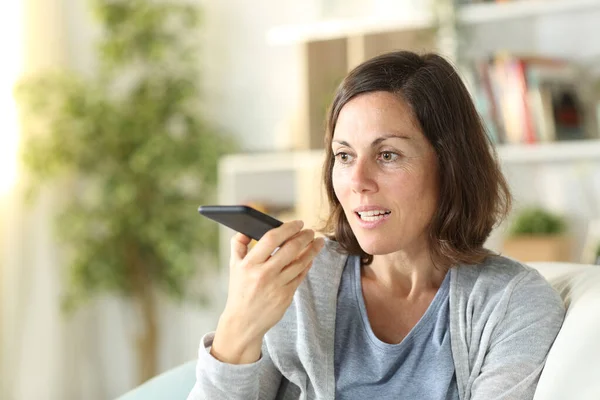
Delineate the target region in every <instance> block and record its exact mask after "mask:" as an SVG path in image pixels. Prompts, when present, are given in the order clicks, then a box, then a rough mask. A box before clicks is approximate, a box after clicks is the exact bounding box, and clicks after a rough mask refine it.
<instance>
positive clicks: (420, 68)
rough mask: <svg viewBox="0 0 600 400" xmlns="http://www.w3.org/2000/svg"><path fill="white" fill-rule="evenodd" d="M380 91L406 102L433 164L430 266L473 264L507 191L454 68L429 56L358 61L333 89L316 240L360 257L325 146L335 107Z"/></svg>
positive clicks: (503, 211)
mask: <svg viewBox="0 0 600 400" xmlns="http://www.w3.org/2000/svg"><path fill="white" fill-rule="evenodd" d="M377 91H385V92H390V93H393V94H395V95H396V96H398V97H399V98H401V99H402V100H404V101H406V102H407V103H408V105H409V106H410V107H411V109H412V110H413V113H414V117H415V120H416V121H418V123H419V124H420V127H421V131H422V132H423V134H424V135H425V137H426V138H427V140H428V141H429V143H430V144H431V145H432V146H433V148H434V150H435V153H436V157H437V160H438V165H439V169H438V173H439V184H440V187H439V198H438V208H437V212H436V213H435V215H434V216H433V219H432V221H431V223H430V226H429V239H430V242H431V244H430V246H431V249H432V259H433V260H436V261H440V262H441V263H442V264H443V265H444V266H445V267H449V266H452V265H456V264H461V263H462V264H477V263H480V262H481V261H483V260H484V259H485V258H486V257H487V256H488V255H489V254H490V252H489V251H488V250H486V249H485V248H484V247H483V245H484V243H485V240H486V239H487V238H488V236H489V234H490V232H491V230H492V229H493V228H494V226H496V224H498V223H500V222H501V221H502V220H503V219H504V218H505V217H506V215H507V214H508V213H509V211H510V208H511V202H512V197H511V194H510V190H509V188H508V185H507V183H506V180H505V179H504V176H503V175H502V172H501V170H500V167H499V165H498V161H497V156H496V152H495V150H494V147H493V144H492V142H491V141H490V139H489V137H488V136H487V134H486V131H485V128H484V124H483V123H482V120H481V118H480V116H479V114H478V113H477V110H476V109H475V106H474V104H473V101H472V100H471V97H470V95H469V92H468V90H467V88H466V87H465V85H464V84H463V82H462V80H461V79H460V77H459V76H458V73H457V71H456V70H455V69H454V67H453V66H452V65H451V64H450V63H449V62H448V61H446V60H445V59H444V58H443V57H441V56H439V55H437V54H432V53H428V54H424V55H419V54H415V53H413V52H409V51H397V52H392V53H387V54H382V55H380V56H377V57H375V58H372V59H370V60H367V61H365V62H364V63H362V64H361V65H359V66H358V67H356V68H355V69H354V70H352V71H351V72H350V73H349V74H348V76H346V78H345V79H344V80H343V82H342V83H341V84H340V86H339V87H338V89H337V91H336V93H335V97H334V100H333V103H332V104H331V107H330V109H329V113H328V117H327V126H326V134H325V153H326V156H325V164H324V166H323V178H324V182H325V190H326V193H327V197H328V201H329V211H330V212H329V218H328V220H327V222H326V225H325V228H324V232H325V233H326V234H327V235H328V236H329V237H330V238H331V239H334V240H336V241H337V242H338V243H339V244H340V245H341V246H342V248H343V249H344V251H346V252H348V253H349V254H355V255H360V256H361V258H362V260H363V263H364V264H369V263H371V262H372V261H373V256H372V255H369V254H367V253H365V252H364V251H363V250H362V249H361V247H360V245H359V244H358V241H357V239H356V237H355V236H354V233H353V232H352V229H351V228H350V224H349V223H348V221H347V220H346V216H345V215H344V211H343V209H342V206H341V204H340V202H339V201H338V199H337V198H336V196H335V192H334V189H333V183H332V170H333V165H334V162H335V158H334V156H333V154H332V152H331V142H332V140H333V133H334V130H335V126H336V122H337V119H338V116H339V113H340V110H341V109H342V107H343V106H344V105H345V104H346V103H348V101H350V100H351V99H352V98H354V97H355V96H358V95H360V94H362V93H369V92H377Z"/></svg>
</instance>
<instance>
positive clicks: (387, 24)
mask: <svg viewBox="0 0 600 400" xmlns="http://www.w3.org/2000/svg"><path fill="white" fill-rule="evenodd" d="M590 9H598V10H600V0H517V1H514V2H510V3H488V4H469V5H463V6H460V7H459V10H458V18H459V20H460V21H462V22H463V23H465V24H478V23H485V22H494V21H502V20H507V19H514V18H529V17H537V16H543V15H550V14H564V13H569V12H581V11H586V10H590ZM432 25H433V18H432V16H431V15H425V14H423V13H419V14H416V15H414V16H411V17H410V18H407V17H403V18H391V17H389V16H385V17H377V16H372V17H366V18H356V19H339V20H328V21H319V22H315V23H309V24H302V25H286V26H279V27H275V28H272V29H270V30H269V31H268V32H267V43H269V44H271V45H285V44H294V43H306V42H312V41H318V40H331V39H340V38H345V37H352V36H361V35H369V34H377V33H385V32H393V31H409V30H416V29H424V28H427V27H431V26H432Z"/></svg>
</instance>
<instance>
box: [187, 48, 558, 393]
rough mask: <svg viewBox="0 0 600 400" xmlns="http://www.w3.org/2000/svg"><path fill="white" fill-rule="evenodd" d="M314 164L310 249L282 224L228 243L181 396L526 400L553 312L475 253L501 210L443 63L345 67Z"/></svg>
mask: <svg viewBox="0 0 600 400" xmlns="http://www.w3.org/2000/svg"><path fill="white" fill-rule="evenodd" d="M326 149H327V155H326V160H325V165H324V181H325V187H326V191H327V196H328V199H329V204H330V216H329V220H328V222H327V228H326V233H327V234H328V239H327V240H325V241H324V240H323V239H322V238H315V236H314V232H313V231H311V230H306V229H304V230H303V229H302V223H301V222H299V221H294V222H289V223H286V224H283V225H282V226H281V227H279V228H277V229H273V230H272V231H270V232H268V233H267V235H265V237H264V238H263V239H261V240H260V241H259V242H258V243H257V244H256V245H255V246H254V247H253V248H252V249H251V250H248V244H249V239H248V238H247V237H245V236H243V235H241V234H238V235H236V236H235V237H234V238H233V240H232V244H231V276H230V286H229V297H228V300H227V304H226V307H225V310H224V311H223V314H222V315H221V318H220V319H219V323H218V326H217V329H216V332H215V333H214V334H208V335H207V336H205V337H204V338H203V339H202V344H201V346H200V352H199V361H198V367H197V383H196V386H195V387H194V389H193V391H192V393H191V394H190V399H211V400H214V399H227V400H231V399H286V400H287V399H333V398H336V399H368V398H377V399H388V398H389V399H461V400H466V399H484V400H488V399H531V398H533V394H534V391H535V387H536V384H537V382H538V379H539V376H540V373H541V371H542V368H543V365H544V361H545V359H546V356H547V354H548V351H549V349H550V347H551V345H552V343H553V341H554V338H555V337H556V335H557V333H558V330H559V328H560V326H561V324H562V321H563V317H564V307H563V304H562V301H561V299H560V297H559V296H558V294H557V293H556V292H555V291H554V290H553V289H552V288H551V287H550V286H549V285H548V284H547V283H546V281H545V280H544V279H543V277H541V276H540V274H539V273H538V272H537V271H535V270H533V269H531V268H528V267H526V266H523V265H521V264H519V263H518V262H515V261H512V260H509V259H507V258H504V257H501V256H498V255H494V254H492V253H491V252H490V251H488V250H486V249H485V248H483V245H484V242H485V240H486V238H487V237H488V235H489V234H490V231H491V230H492V228H493V227H494V226H495V224H497V223H498V222H499V221H500V220H501V219H502V218H503V217H504V216H505V215H506V214H507V213H508V211H509V209H510V202H511V197H510V193H509V190H508V187H507V184H506V182H505V180H504V178H503V176H502V174H501V172H500V170H499V167H498V164H497V162H496V160H495V154H494V152H493V149H492V147H491V145H490V143H489V141H488V139H487V136H486V134H485V131H484V128H483V126H482V123H481V120H480V118H479V116H478V115H477V112H476V110H475V108H474V106H473V103H472V101H471V99H470V97H469V94H468V92H467V90H466V88H465V86H464V85H463V83H462V82H461V80H460V78H459V77H458V75H457V73H456V71H455V70H454V69H453V68H452V66H451V65H450V64H448V63H447V62H446V61H445V60H444V59H443V58H441V57H439V56H437V55H435V54H427V55H424V56H419V55H417V54H414V53H411V52H403V51H402V52H394V53H390V54H385V55H381V56H378V57H376V58H373V59H371V60H369V61H366V62H365V63H363V64H362V65H360V66H358V67H357V68H356V69H354V70H353V71H352V72H351V73H350V74H349V75H348V76H347V77H346V78H345V80H344V81H343V82H342V84H341V85H340V87H339V88H338V90H337V93H336V95H335V98H334V101H333V104H332V106H331V109H330V112H329V116H328V123H327V133H326ZM278 247H280V249H279V250H278V251H277V252H276V253H275V254H274V255H272V254H273V252H274V251H275V249H276V248H278Z"/></svg>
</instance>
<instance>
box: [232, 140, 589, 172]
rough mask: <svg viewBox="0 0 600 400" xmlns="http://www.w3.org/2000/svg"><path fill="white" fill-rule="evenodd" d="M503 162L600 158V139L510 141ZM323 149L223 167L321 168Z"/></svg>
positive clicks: (251, 157)
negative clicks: (542, 141)
mask: <svg viewBox="0 0 600 400" xmlns="http://www.w3.org/2000/svg"><path fill="white" fill-rule="evenodd" d="M496 150H497V152H498V157H499V158H500V161H501V162H502V163H503V164H531V163H551V162H570V161H585V160H596V161H600V139H587V140H578V141H564V142H552V143H536V144H508V145H499V146H497V147H496ZM323 159H324V151H323V150H308V151H297V152H274V153H256V154H252V153H248V154H234V155H229V156H227V157H224V158H223V159H222V161H221V165H220V168H221V170H222V172H223V173H225V174H227V175H242V176H243V175H244V174H260V173H269V172H277V171H298V170H300V169H302V168H315V167H317V168H320V166H321V165H322V163H323Z"/></svg>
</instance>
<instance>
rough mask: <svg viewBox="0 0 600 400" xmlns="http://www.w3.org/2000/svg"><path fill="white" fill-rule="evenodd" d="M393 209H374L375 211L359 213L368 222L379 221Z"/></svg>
mask: <svg viewBox="0 0 600 400" xmlns="http://www.w3.org/2000/svg"><path fill="white" fill-rule="evenodd" d="M390 212H391V211H385V210H373V211H361V212H358V213H357V214H358V215H359V216H360V219H362V220H363V221H367V222H373V221H379V220H380V219H382V218H383V217H385V216H386V215H388V214H389V213H390Z"/></svg>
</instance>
